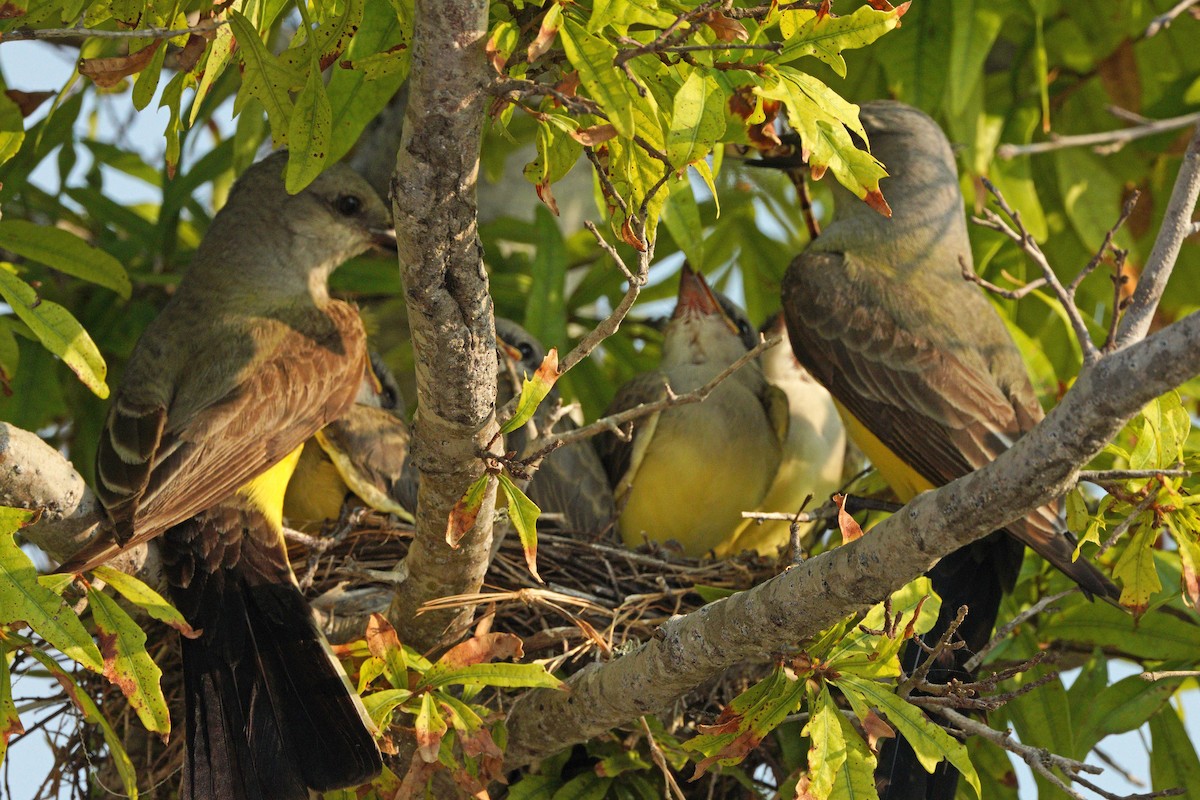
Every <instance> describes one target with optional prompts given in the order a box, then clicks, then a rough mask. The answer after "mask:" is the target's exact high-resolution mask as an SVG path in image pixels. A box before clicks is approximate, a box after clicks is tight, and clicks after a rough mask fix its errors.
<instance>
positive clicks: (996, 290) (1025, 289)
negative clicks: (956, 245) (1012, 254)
mask: <svg viewBox="0 0 1200 800" xmlns="http://www.w3.org/2000/svg"><path fill="white" fill-rule="evenodd" d="M976 222H980V220H976ZM980 224H985V223H983V222H980ZM958 266H959V268H960V269H961V270H962V276H963V278H964V279H966V280H968V281H970V282H971V283H973V284H975V285H976V286H979V287H981V288H983V289H986V290H987V291H989V292H991V293H992V294H995V295H999V296H1000V297H1003V298H1004V299H1005V300H1020V299H1021V298H1022V297H1024V296H1025V295H1027V294H1032V293H1033V292H1035V291H1037V290H1038V289H1041V288H1042V287H1043V286H1045V285H1046V279H1045V278H1038V279H1037V280H1033V281H1030V282H1029V283H1027V284H1025V285H1024V286H1022V287H1020V288H1019V289H1005V288H1004V287H1002V286H997V285H996V284H994V283H992V282H991V281H989V280H985V279H984V278H983V276H981V275H979V274H978V273H977V272H975V271H974V270H972V269H971V268H970V267H969V266H967V260H966V259H965V258H963V257H962V256H959V257H958ZM1006 277H1007V276H1006Z"/></svg>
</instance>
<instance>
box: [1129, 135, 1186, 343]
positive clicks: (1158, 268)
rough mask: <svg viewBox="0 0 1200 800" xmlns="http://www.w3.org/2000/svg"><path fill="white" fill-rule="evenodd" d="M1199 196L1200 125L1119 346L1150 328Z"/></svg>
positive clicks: (1139, 285) (1177, 179)
mask: <svg viewBox="0 0 1200 800" xmlns="http://www.w3.org/2000/svg"><path fill="white" fill-rule="evenodd" d="M1197 197H1200V125H1198V126H1197V127H1196V130H1195V131H1194V132H1193V133H1192V139H1191V141H1190V142H1188V147H1187V152H1185V153H1184V154H1183V163H1182V164H1181V165H1180V166H1179V177H1177V178H1176V179H1175V188H1174V189H1172V190H1171V199H1170V201H1169V202H1168V203H1167V211H1166V214H1165V215H1164V216H1163V221H1162V227H1161V228H1159V229H1158V237H1157V238H1156V239H1155V240H1154V248H1153V249H1152V250H1151V251H1150V257H1149V258H1147V259H1146V265H1145V267H1143V268H1142V274H1141V276H1140V277H1139V278H1138V285H1137V289H1135V290H1134V292H1133V299H1132V300H1131V301H1130V303H1129V307H1128V308H1127V309H1126V311H1125V318H1124V319H1123V320H1121V327H1120V329H1119V330H1118V335H1117V347H1118V348H1120V347H1125V346H1126V345H1128V344H1130V343H1131V342H1135V341H1137V340H1139V339H1141V338H1142V337H1144V336H1145V335H1146V333H1147V331H1149V330H1150V321H1151V319H1153V317H1154V312H1155V311H1156V310H1157V309H1158V301H1159V299H1160V298H1161V297H1162V293H1163V291H1164V290H1165V289H1166V288H1167V280H1168V279H1169V278H1170V277H1171V271H1172V270H1173V269H1174V268H1175V260H1176V259H1177V258H1178V257H1179V248H1180V247H1181V246H1182V245H1183V240H1184V239H1186V238H1187V237H1188V235H1189V234H1190V233H1191V231H1192V214H1193V213H1194V212H1195V210H1196V198H1197Z"/></svg>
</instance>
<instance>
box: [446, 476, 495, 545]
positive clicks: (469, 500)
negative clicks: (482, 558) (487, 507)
mask: <svg viewBox="0 0 1200 800" xmlns="http://www.w3.org/2000/svg"><path fill="white" fill-rule="evenodd" d="M495 480H496V477H495V476H494V475H492V474H491V473H490V472H485V473H483V474H482V475H480V476H479V477H478V478H476V479H475V482H474V483H472V484H471V485H470V486H469V487H467V491H466V492H465V493H464V494H463V496H462V497H460V498H459V500H458V502H457V503H455V504H454V508H452V509H450V518H449V519H448V520H446V544H448V545H450V546H451V547H458V543H459V541H460V540H461V539H462V537H464V536H466V535H467V532H468V531H470V530H471V529H472V528H474V527H475V520H476V518H478V516H479V512H480V510H481V509H482V507H483V498H484V497H485V496H486V495H487V491H488V488H490V486H491V485H492V484H493V482H494V481H495Z"/></svg>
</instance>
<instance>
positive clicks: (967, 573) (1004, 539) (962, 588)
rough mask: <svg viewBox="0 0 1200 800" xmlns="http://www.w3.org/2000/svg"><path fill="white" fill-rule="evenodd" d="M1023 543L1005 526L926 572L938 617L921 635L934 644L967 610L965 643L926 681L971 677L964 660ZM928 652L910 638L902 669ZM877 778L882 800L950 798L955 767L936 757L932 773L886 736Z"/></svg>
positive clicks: (979, 639)
mask: <svg viewBox="0 0 1200 800" xmlns="http://www.w3.org/2000/svg"><path fill="white" fill-rule="evenodd" d="M1024 551H1025V548H1024V546H1023V545H1022V544H1021V543H1020V542H1018V541H1017V540H1016V539H1013V538H1012V537H1011V536H1009V535H1008V534H1007V533H1005V532H1003V531H997V532H996V533H993V534H991V535H990V536H988V537H987V538H985V539H981V540H980V541H978V542H975V543H973V544H970V545H967V546H966V547H964V548H962V549H960V550H956V551H955V552H953V553H951V554H950V555H948V556H946V557H945V558H943V559H942V560H941V561H939V562H938V563H937V564H936V565H935V566H934V567H933V569H931V570H930V571H929V573H928V575H929V580H930V583H931V584H932V585H933V590H934V591H935V592H937V593H938V596H939V597H941V599H942V606H941V611H940V612H939V613H938V618H937V622H936V623H934V625H933V627H932V628H931V629H930V630H929V632H928V633H926V634H925V635H924V636H922V637H921V638H922V639H923V640H924V641H925V643H926V644H927V645H929V646H930V647H932V646H934V645H935V644H936V643H937V642H938V641H939V640H940V639H941V638H942V635H943V634H944V633H945V632H946V630H947V629H948V628H949V626H950V623H951V622H952V621H953V620H954V618H955V617H957V616H958V609H959V608H960V607H962V606H967V608H968V609H969V612H968V614H967V617H966V619H965V620H963V624H962V625H961V626H959V628H958V631H957V635H956V640H958V639H961V640H962V641H963V642H964V643H965V646H964V647H963V648H961V649H959V650H951V651H947V652H946V653H944V654H943V658H942V660H941V661H940V662H937V663H935V665H934V667H933V669H931V670H930V671H929V674H928V675H927V677H926V680H928V681H929V682H930V683H943V684H944V683H949V682H950V680H951V679H952V678H958V679H959V680H962V681H968V680H971V679H972V678H973V677H974V675H973V674H971V673H968V672H967V671H966V670H965V669H964V664H966V662H967V661H968V660H969V659H970V658H971V656H973V655H974V654H975V653H977V652H978V651H979V650H980V649H982V648H983V647H984V645H986V644H987V643H988V640H989V639H990V638H991V635H992V629H993V628H995V626H996V618H997V616H998V615H999V613H1000V600H1001V599H1002V597H1003V596H1004V595H1005V594H1006V593H1007V592H1009V591H1011V590H1012V587H1013V584H1014V583H1015V582H1016V578H1017V574H1018V573H1019V572H1020V569H1021V557H1022V556H1023V554H1024ZM926 657H927V654H926V652H925V651H924V650H922V649H921V647H919V646H918V645H917V643H916V642H910V643H909V644H908V646H907V647H905V648H904V652H903V653H902V654H901V658H900V663H901V666H902V667H903V669H904V672H905V674H912V672H913V670H915V669H916V668H917V666H918V665H919V664H920V663H921V662H923V661H924V660H925V658H926ZM875 784H876V787H877V789H878V790H879V797H880V800H954V793H955V791H956V789H957V787H958V771H957V770H955V769H954V768H953V767H951V766H950V763H949V762H948V761H942V762H940V763H939V764H938V765H937V767H936V769H935V770H934V771H933V773H932V774H930V773H928V772H926V771H925V768H924V767H922V766H921V763H920V762H919V761H918V760H917V756H916V753H914V752H913V749H912V747H911V746H909V744H908V742H906V741H905V740H904V738H903V737H900V736H897V737H896V738H894V739H886V740H884V744H883V745H882V746H881V748H880V751H879V763H878V766H877V767H876V769H875Z"/></svg>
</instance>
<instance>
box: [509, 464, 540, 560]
mask: <svg viewBox="0 0 1200 800" xmlns="http://www.w3.org/2000/svg"><path fill="white" fill-rule="evenodd" d="M500 489H501V490H502V491H503V492H504V496H505V497H506V498H507V499H508V520H509V522H511V523H512V526H513V527H514V528H516V530H517V536H519V537H520V539H521V548H522V549H523V550H524V551H525V564H526V566H528V567H529V572H530V574H531V575H533V577H534V578H536V579H537V580H538V581H539V582H543V583H544V581H542V576H540V575H538V571H537V519H538V516H539V515H540V514H541V513H542V510H541V509H540V508H538V507H537V504H536V503H534V502H533V501H532V500H530V499H529V497H528V496H526V494H525V493H524V492H522V491H521V490H520V489H518V488H517V485H516V484H515V483H513V482H512V478H510V477H508V476H507V475H505V474H503V473H501V475H500Z"/></svg>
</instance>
